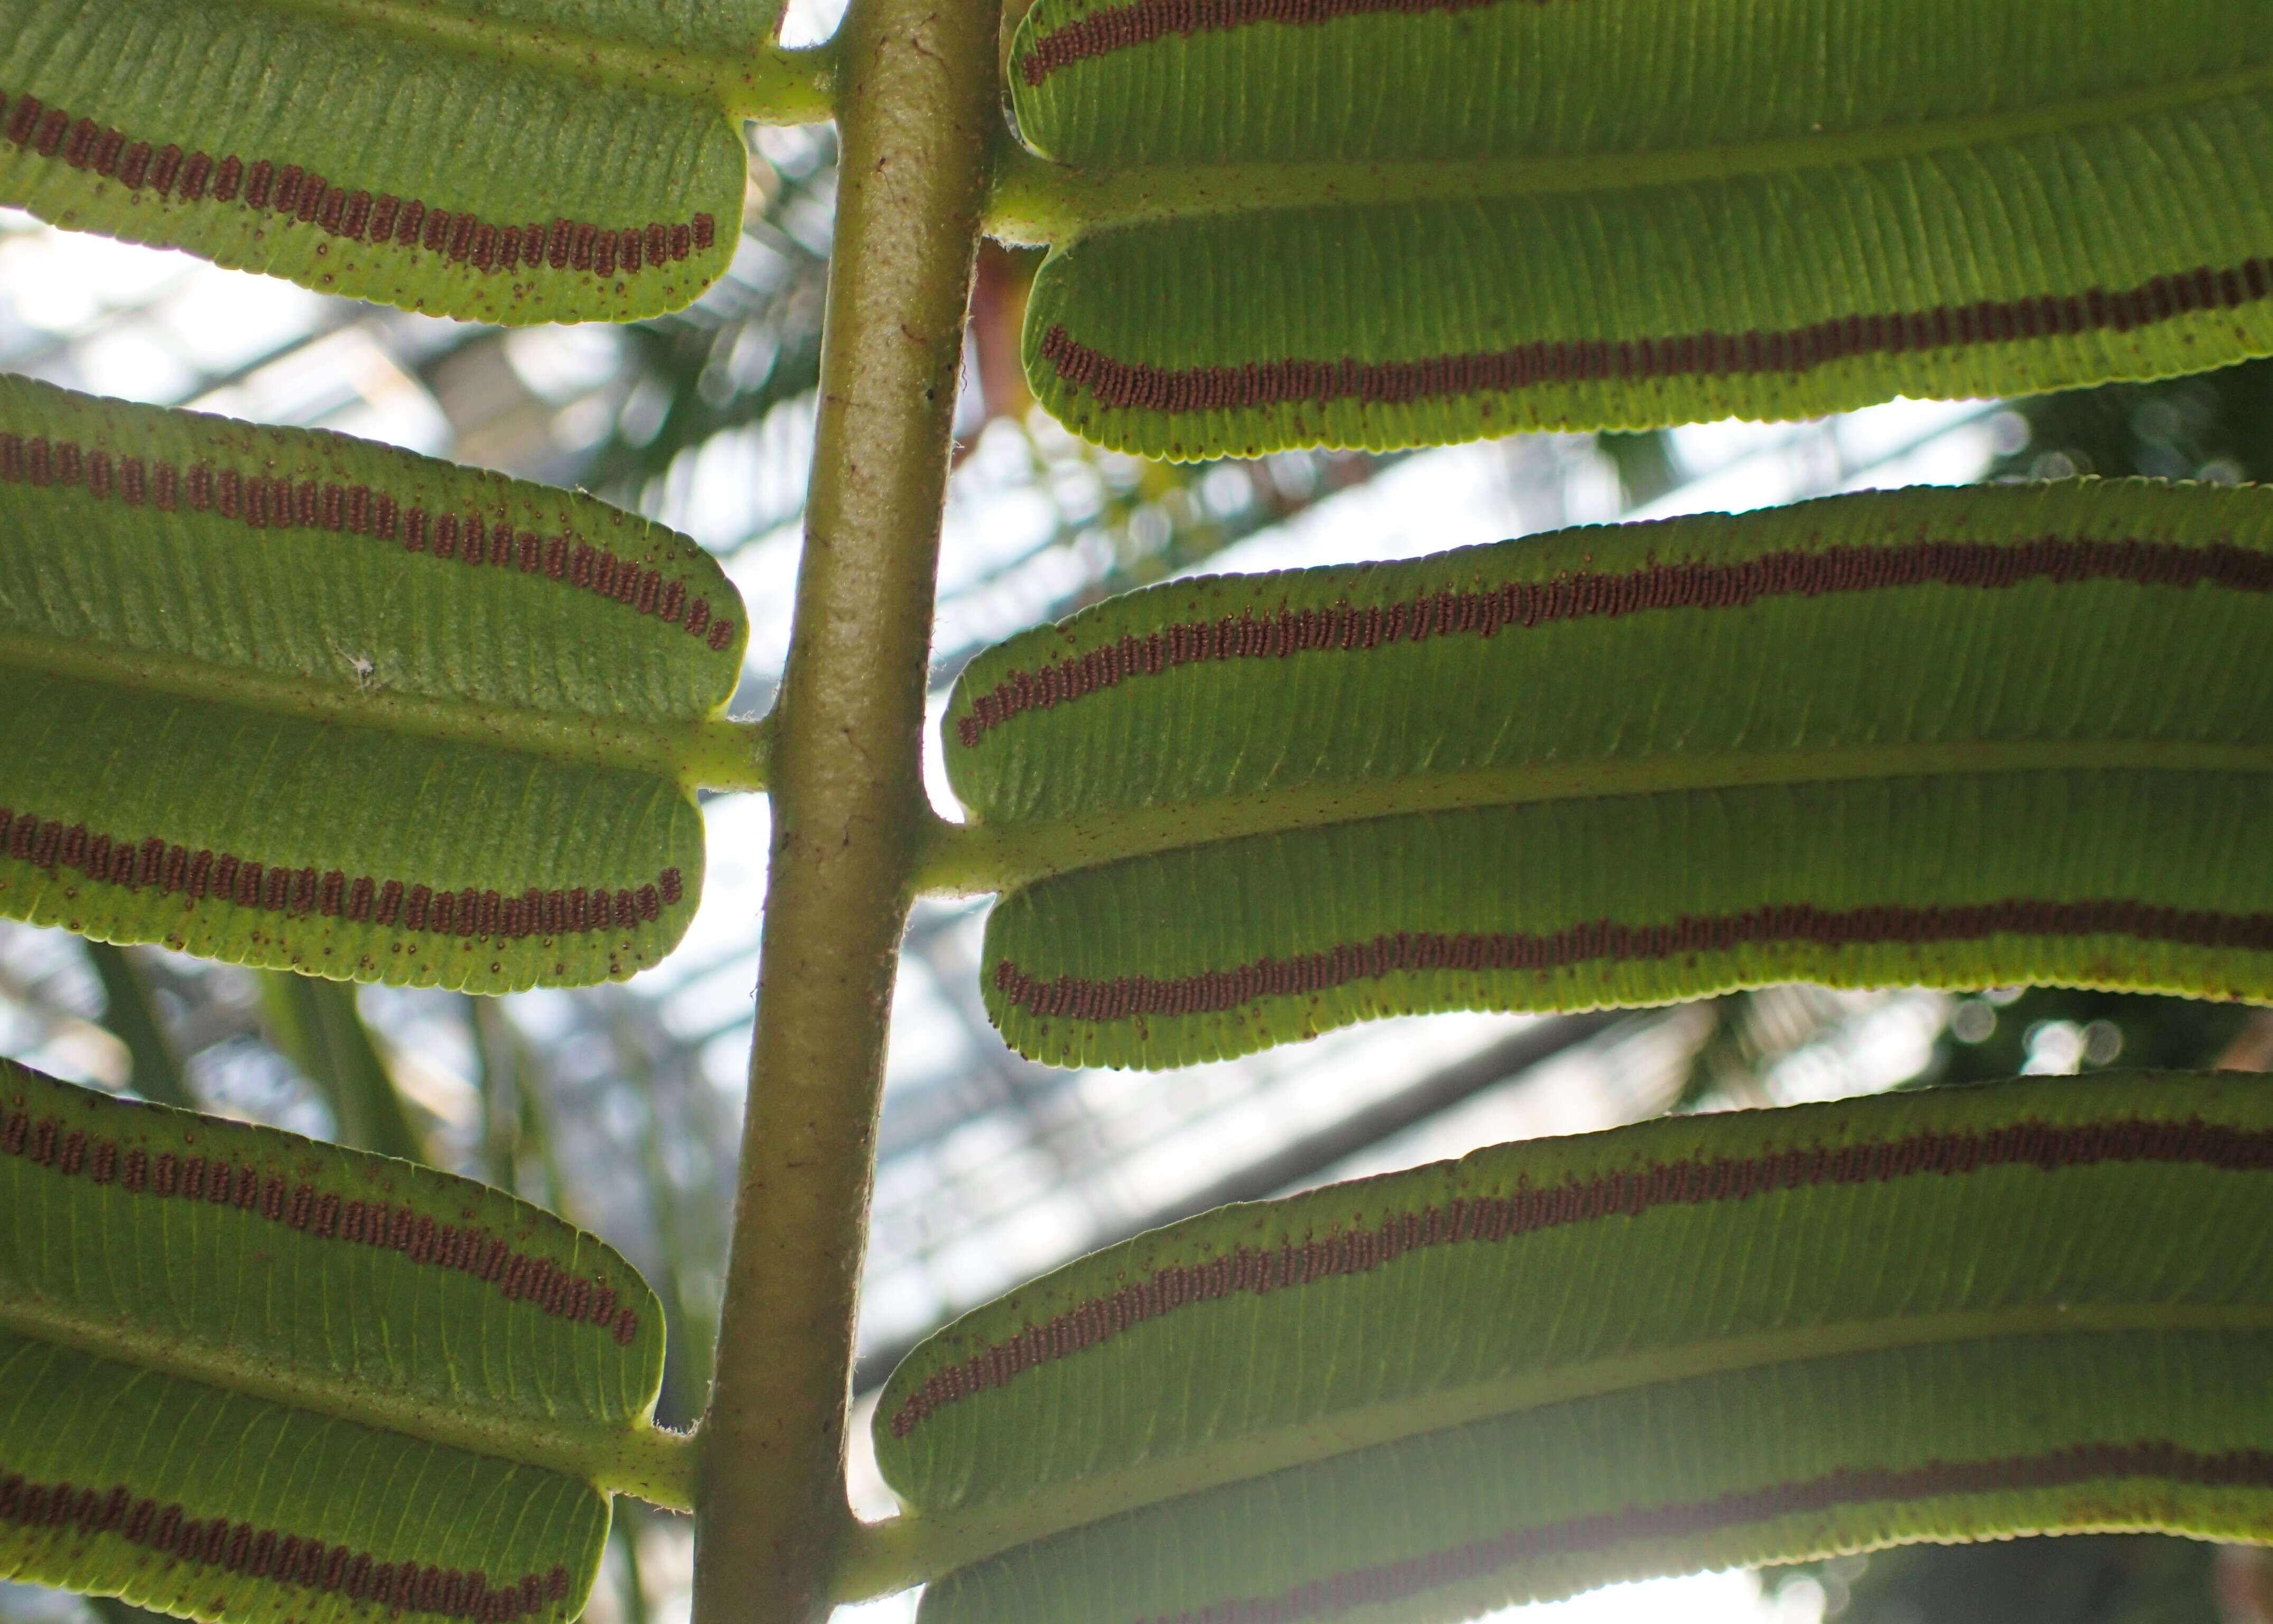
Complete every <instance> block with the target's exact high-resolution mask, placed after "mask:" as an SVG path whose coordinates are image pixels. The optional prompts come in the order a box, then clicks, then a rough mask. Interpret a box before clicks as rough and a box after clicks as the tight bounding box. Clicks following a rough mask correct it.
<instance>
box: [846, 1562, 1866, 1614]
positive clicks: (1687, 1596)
mask: <svg viewBox="0 0 2273 1624" xmlns="http://www.w3.org/2000/svg"><path fill="white" fill-rule="evenodd" d="M914 1615H915V1607H914V1605H913V1604H912V1600H911V1598H908V1597H904V1596H894V1597H889V1598H886V1599H885V1600H883V1601H880V1602H871V1603H869V1604H868V1605H866V1606H862V1607H840V1608H839V1609H837V1612H836V1621H835V1624H906V1621H907V1620H911V1619H912V1618H913V1617H914ZM1822 1617H1823V1596H1822V1592H1821V1591H1819V1590H1816V1589H1815V1587H1814V1586H1813V1585H1812V1584H1805V1583H1802V1584H1797V1585H1791V1586H1788V1587H1786V1590H1785V1592H1784V1595H1783V1597H1782V1598H1781V1600H1780V1601H1778V1602H1769V1601H1766V1600H1763V1599H1762V1598H1761V1596H1760V1592H1759V1582H1758V1581H1756V1580H1755V1579H1754V1578H1753V1577H1752V1575H1750V1574H1748V1573H1719V1574H1697V1575H1692V1576H1691V1577H1689V1578H1685V1579H1654V1580H1651V1581H1649V1582H1648V1583H1643V1584H1614V1585H1611V1586H1609V1588H1608V1589H1606V1590H1590V1591H1588V1592H1587V1594H1586V1595H1584V1596H1579V1597H1574V1598H1572V1599H1571V1600H1569V1601H1560V1602H1551V1603H1549V1604H1547V1605H1543V1606H1536V1607H1510V1608H1507V1609H1506V1610H1505V1611H1504V1612H1500V1613H1486V1614H1485V1615H1484V1619H1483V1620H1482V1624H1820V1620H1821V1619H1822Z"/></svg>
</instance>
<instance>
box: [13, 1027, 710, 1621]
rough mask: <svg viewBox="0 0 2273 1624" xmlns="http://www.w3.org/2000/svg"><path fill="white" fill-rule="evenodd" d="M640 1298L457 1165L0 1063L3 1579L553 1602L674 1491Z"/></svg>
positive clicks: (215, 1600)
mask: <svg viewBox="0 0 2273 1624" xmlns="http://www.w3.org/2000/svg"><path fill="white" fill-rule="evenodd" d="M662 1365H663V1324H662V1318H661V1315H660V1313H659V1312H658V1311H657V1309H656V1303H655V1298H654V1297H653V1295H652V1294H651V1293H650V1292H649V1290H648V1289H647V1287H646V1285H645V1283H644V1282H641V1280H640V1278H639V1277H638V1275H637V1274H634V1272H633V1271H632V1269H631V1268H630V1267H629V1266H628V1265H626V1263H625V1262H624V1260H623V1259H621V1258H620V1257H619V1256H617V1254H616V1253H615V1252H613V1251H611V1250H610V1249H609V1248H608V1247H607V1246H605V1245H604V1244H601V1243H600V1242H599V1241H597V1240H596V1239H594V1238H593V1237H590V1236H589V1235H584V1234H581V1233H580V1232H578V1231H577V1230H575V1229H573V1228H572V1227H570V1226H569V1225H567V1224H566V1223H564V1222H561V1221H560V1220H559V1219H557V1218H554V1217H552V1216H551V1214H546V1213H544V1212H541V1211H539V1210H538V1209H536V1208H535V1207H529V1206H528V1205H526V1204H525V1203H522V1202H520V1201H516V1200H514V1199H512V1198H511V1197H509V1196H506V1195H504V1194H502V1193H500V1192H497V1191H493V1190H489V1189H485V1188H484V1187H483V1186H481V1185H478V1184H473V1183H471V1182H469V1181H468V1180H465V1179H461V1178H455V1177H450V1176H448V1175H446V1174H440V1173H434V1172H431V1171H428V1170H427V1169H422V1168H416V1167H413V1166H412V1165H410V1164H409V1163H407V1162H394V1161H390V1160H387V1159H386V1158H384V1157H380V1156H375V1155H371V1154H364V1153H362V1152H356V1151H349V1150H343V1149H341V1148H338V1147H332V1146H326V1145H320V1144H318V1143H315V1142H313V1141H311V1140H308V1139H301V1138H299V1137H298V1136H297V1135H294V1134H288V1133H282V1132H276V1131H274V1130H273V1129H266V1128H253V1127H247V1126H244V1125H242V1124H233V1123H226V1122H221V1121H219V1120H216V1119H213V1118H208V1117H201V1116H193V1115H191V1114H190V1113H187V1112H182V1111H175V1110H171V1109H166V1108H163V1107H158V1106H145V1105H135V1104H131V1103H128V1102H124V1101H116V1100H112V1099H109V1098H108V1097H106V1096H104V1095H101V1094H97V1093H94V1092H93V1091H91V1090H87V1089H83V1088H76V1087H73V1086H70V1085H68V1084H64V1083H59V1082H56V1081H55V1080H54V1079H50V1078H47V1077H42V1076H41V1075H40V1074H39V1073H37V1072H34V1071H28V1070H26V1069H25V1068H23V1067H20V1066H18V1065H15V1064H12V1063H9V1062H5V1061H0V1574H4V1575H7V1576H10V1577H14V1578H26V1579H34V1580H37V1581H39V1582H41V1583H52V1584H62V1585H65V1586H69V1587H71V1588H73V1589H79V1590H94V1591H99V1592H101V1593H105V1594H111V1593H116V1594H124V1595H125V1596H126V1597H127V1598H130V1599H131V1600H133V1601H136V1602H139V1603H141V1604H143V1605H146V1606H151V1607H156V1608H160V1609H162V1610H167V1611H173V1612H177V1613H184V1614H188V1615H191V1616H194V1617H198V1618H203V1619H211V1620H285V1619H297V1620H341V1619H350V1618H376V1617H379V1616H382V1615H387V1614H394V1615H399V1614H401V1613H409V1614H412V1615H414V1616H415V1615H421V1614H427V1615H437V1616H440V1617H455V1618H461V1619H468V1620H506V1619H516V1618H550V1619H556V1620H566V1619H569V1618H572V1617H574V1614H575V1613H577V1612H578V1610H579V1609H580V1608H581V1605H582V1600H583V1597H584V1594H585V1592H586V1591H587V1590H589V1588H590V1584H591V1581H592V1576H593V1575H594V1573H595V1571H596V1567H597V1563H598V1560H599V1553H600V1547H601V1545H602V1542H603V1541H604V1538H605V1537H606V1532H607V1522H608V1505H607V1498H606V1492H605V1491H607V1490H609V1489H628V1490H632V1491H634V1492H643V1493H647V1494H650V1495H654V1494H661V1495H664V1496H665V1497H669V1498H676V1497H677V1496H678V1495H679V1494H681V1493H683V1487H682V1486H681V1485H678V1484H677V1482H676V1478H677V1476H678V1472H679V1463H678V1461H677V1456H678V1455H679V1453H680V1448H679V1445H678V1440H675V1439H672V1438H671V1437H670V1436H668V1435H665V1434H661V1433H657V1432H655V1431H654V1430H653V1429H652V1428H651V1427H650V1426H649V1425H648V1418H649V1414H650V1412H651V1410H652V1408H653V1405H654V1402H655V1395H656V1388H657V1386H658V1384H659V1381H660V1379H661V1372H662Z"/></svg>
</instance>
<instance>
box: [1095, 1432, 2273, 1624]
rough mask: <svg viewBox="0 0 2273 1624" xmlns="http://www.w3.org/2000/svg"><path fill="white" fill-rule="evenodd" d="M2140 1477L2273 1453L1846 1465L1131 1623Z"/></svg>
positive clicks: (1416, 1591)
mask: <svg viewBox="0 0 2273 1624" xmlns="http://www.w3.org/2000/svg"><path fill="white" fill-rule="evenodd" d="M2125 1478H2145V1479H2149V1480H2150V1481H2155V1482H2160V1483H2168V1484H2183V1485H2187V1487H2189V1488H2205V1489H2264V1488H2273V1453H2268V1452H2267V1451H2265V1450H2262V1449H2234V1450H2229V1451H2226V1452H2224V1453H2221V1454H2217V1455H2204V1454H2202V1453H2200V1452H2198V1451H2195V1450H2192V1449H2186V1448H2181V1447H2179V1446H2178V1445H2177V1444H2173V1443H2169V1442H2165V1441H2163V1440H2140V1441H2138V1442H2135V1443H2121V1444H2115V1443H2104V1444H2077V1445H2074V1447H2069V1448H2066V1449H2057V1450H2053V1451H2052V1452H2050V1453H2048V1454H2044V1455H2004V1456H2000V1457H1999V1458H1997V1459H1994V1460H1987V1461H1936V1462H1932V1464H1930V1465H1925V1466H1914V1467H1909V1468H1894V1467H1883V1466H1866V1467H1842V1468H1840V1469H1839V1470H1836V1471H1832V1472H1827V1473H1826V1474H1824V1475H1823V1476H1822V1477H1811V1478H1806V1479H1803V1480H1801V1481H1799V1482H1796V1483H1777V1484H1770V1485H1767V1487H1765V1488H1758V1489H1738V1490H1733V1491H1731V1492H1729V1493H1726V1494H1719V1495H1715V1496H1714V1497H1713V1498H1712V1499H1710V1500H1686V1501H1679V1502H1676V1503H1674V1504H1671V1505H1665V1506H1636V1507H1630V1508H1628V1509H1626V1510H1623V1511H1607V1512H1595V1513H1594V1514H1593V1515H1587V1516H1583V1517H1567V1518H1564V1520H1563V1521H1561V1522H1548V1523H1542V1524H1540V1525H1537V1526H1534V1527H1531V1528H1521V1529H1515V1530H1510V1531H1509V1532H1507V1533H1504V1534H1500V1535H1497V1536H1496V1537H1494V1538H1489V1539H1478V1540H1473V1541H1470V1542H1469V1543H1467V1544H1465V1545H1452V1546H1451V1547H1449V1548H1447V1549H1444V1550H1442V1551H1431V1552H1429V1553H1427V1554H1425V1555H1422V1556H1414V1557H1407V1558H1405V1559H1403V1560H1399V1561H1394V1562H1383V1563H1378V1564H1377V1565H1374V1566H1372V1567H1367V1568H1344V1569H1343V1570H1342V1571H1340V1572H1339V1573H1335V1574H1331V1575H1327V1576H1325V1577H1324V1578H1320V1579H1313V1580H1310V1581H1309V1582H1308V1583H1302V1584H1298V1585H1294V1586H1292V1587H1290V1588H1289V1589H1287V1590H1281V1591H1279V1593H1278V1594H1276V1595H1273V1596H1256V1597H1242V1598H1232V1599H1228V1600H1225V1601H1219V1602H1215V1603H1212V1604H1211V1605H1207V1606H1204V1607H1197V1608H1194V1609H1192V1610H1190V1611H1189V1612H1185V1613H1177V1614H1175V1615H1174V1617H1173V1618H1170V1617H1161V1618H1148V1619H1140V1620H1135V1624H1301V1620H1308V1619H1331V1618H1339V1617H1340V1616H1342V1615H1343V1614H1345V1613H1353V1612H1355V1611H1356V1610H1357V1609H1359V1608H1361V1607H1372V1606H1378V1605H1383V1604H1385V1603H1392V1602H1397V1601H1400V1600H1403V1599H1404V1598H1408V1597H1414V1596H1421V1595H1425V1594H1427V1593H1428V1592H1429V1591H1430V1590H1441V1589H1443V1588H1444V1587H1446V1586H1448V1585H1454V1584H1460V1583H1467V1582H1470V1581H1473V1580H1477V1579H1482V1578H1484V1577H1487V1576H1488V1575H1492V1574H1495V1573H1498V1572H1501V1571H1503V1570H1504V1569H1506V1568H1512V1567H1514V1566H1516V1565H1517V1564H1518V1563H1522V1562H1534V1561H1539V1560H1542V1559H1551V1558H1556V1557H1572V1556H1579V1555H1584V1554H1587V1553H1591V1552H1597V1551H1610V1550H1615V1549H1616V1548H1617V1547H1618V1546H1620V1545H1627V1544H1629V1543H1634V1542H1653V1541H1663V1540H1669V1539H1685V1538H1694V1537H1696V1536H1698V1535H1699V1534H1710V1533H1715V1532H1718V1531H1719V1530H1723V1529H1732V1528H1742V1527H1744V1526H1745V1525H1747V1524H1749V1523H1753V1522H1768V1521H1770V1520H1772V1519H1774V1518H1777V1517H1789V1516H1805V1515H1811V1514H1819V1513H1822V1512H1827V1511H1832V1510H1835V1509H1837V1508H1838V1507H1842V1506H1867V1505H1886V1504H1889V1503H1891V1504H1896V1505H1901V1504H1905V1503H1909V1502H1914V1501H1917V1500H1939V1499H1943V1498H1946V1497H1948V1496H1953V1495H1972V1494H2012V1493H2020V1492H2027V1491H2029V1490H2031V1489H2054V1488H2065V1487H2067V1486H2069V1485H2075V1484H2085V1483H2102V1482H2114V1481H2120V1480H2122V1479H2125Z"/></svg>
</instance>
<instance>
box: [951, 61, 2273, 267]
mask: <svg viewBox="0 0 2273 1624" xmlns="http://www.w3.org/2000/svg"><path fill="white" fill-rule="evenodd" d="M2268 88H2273V61H2268V62H2258V63H2251V64H2245V65H2243V66H2239V67H2232V68H2225V69H2221V70H2219V71H2215V72H2210V73H2203V74H2198V75H2194V76H2191V77H2188V78H2186V79H2172V80H2165V81H2163V82H2160V83H2157V84H2152V85H2142V86H2127V87H2126V88H2123V89H2120V90H2112V91H2102V92H2099V93H2097V94H2093V95H2088V96H2079V97H2076V98H2074V99H2073V100H2070V101H2067V102H2052V103H2047V104H2043V105H2038V106H2034V107H2026V108H2014V109H2009V110H2007V111H2004V112H1999V113H1981V114H1970V115H1960V116H1954V117H1947V118H1937V119H1921V120H1917V121H1915V122H1913V123H1909V124H1879V125H1872V126H1868V127H1865V128H1861V129H1854V130H1839V131H1827V132H1822V133H1820V134H1816V133H1810V134H1806V135H1799V136H1782V137H1777V138H1775V139H1769V140H1762V141H1736V142H1728V143H1723V144H1720V145H1714V146H1703V147H1672V148H1664V147H1661V148H1650V149H1646V150H1642V151H1628V152H1594V153H1549V154H1518V155H1512V156H1507V157H1499V158H1483V159H1478V158H1416V159H1396V160H1362V159H1360V160H1353V159H1339V160H1332V161H1325V160H1320V161H1300V162H1296V161H1287V162H1233V163H1193V162H1184V163H1146V164H1129V165H1122V166H1106V165H1079V164H1065V163H1059V162H1053V161H1051V160H1049V159H1046V158H1043V157H1040V156H1039V155H1038V154H1034V153H1033V152H1031V151H1030V150H1029V149H1027V148H1025V147H1010V148H1009V149H1008V150H1007V151H1006V152H1005V154H1004V156H1003V159H1002V162H1001V165H1000V167H999V168H998V169H997V171H996V174H995V178H994V189H993V191H992V193H991V194H990V196H989V198H988V201H987V209H986V226H987V229H988V230H989V232H991V233H992V234H993V235H994V236H996V237H1001V238H1002V239H1004V240H1006V241H1010V242H1019V243H1034V244H1047V243H1052V242H1057V241H1060V240H1062V239H1065V238H1069V237H1077V236H1080V235H1082V234H1083V233H1084V232H1088V231H1096V230H1104V229H1113V228H1117V227H1122V226H1131V225H1139V224H1144V223H1147V222H1159V221H1164V220H1167V219H1169V218H1171V217H1175V216H1185V215H1193V214H1227V213H1250V212H1258V211H1274V212H1276V211H1288V210H1297V209H1304V208H1320V207H1335V206H1363V205H1380V204H1394V203H1426V202H1466V201H1477V200H1482V199H1502V198H1518V197H1544V196H1552V195H1557V194H1567V193H1574V192H1623V191H1630V190H1632V189H1634V188H1637V187H1642V186H1654V185H1667V184H1680V183H1684V182H1693V181H1699V180H1729V179H1735V178H1737V177H1744V176H1753V175H1767V174H1775V173H1789V172H1793V171H1797V170H1803V169H1827V168H1831V167H1834V166H1845V165H1857V164H1864V163H1870V162H1877V161H1880V160H1885V159H1889V158H1902V157H1912V156H1916V155H1917V154H1924V153H1928V152H1934V151H1939V150H1944V149H1947V148H1952V147H1977V146H1988V145H1992V144H1997V143H2002V142H2010V141H2016V140H2022V139H2028V138H2029V137H2035V136H2046V135H2058V134H2060V133H2063V132H2067V131H2069V130H2074V129H2078V128H2082V127H2085V126H2089V125H2096V124H2120V123H2123V122H2126V121H2128V120H2132V119H2137V118H2142V117H2150V116H2152V115H2154V114H2157V113H2165V112H2171V111H2174V110H2177V109H2183V108H2187V107H2191V106H2194V105H2197V104H2200V103H2204V102H2217V101H2224V100H2231V99H2239V98H2242V97H2246V96H2249V95H2252V94H2258V93H2261V92H2262V91H2264V90H2266V89H2268Z"/></svg>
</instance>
